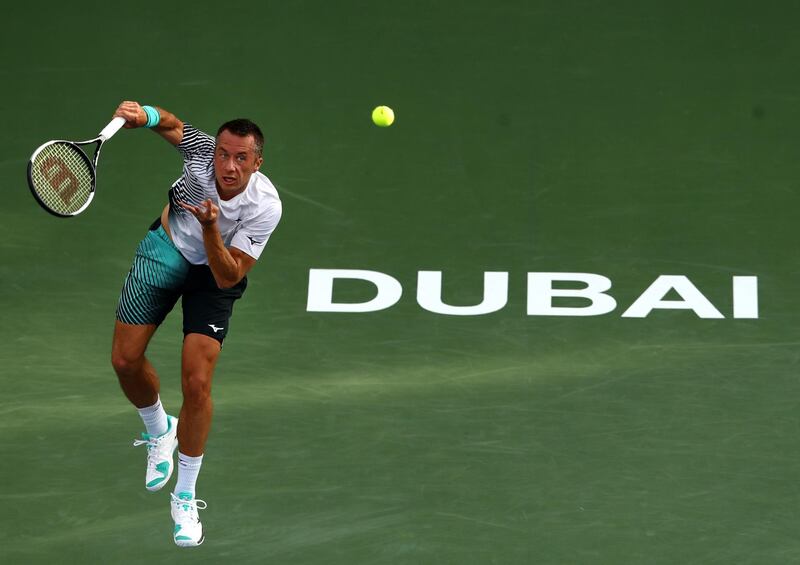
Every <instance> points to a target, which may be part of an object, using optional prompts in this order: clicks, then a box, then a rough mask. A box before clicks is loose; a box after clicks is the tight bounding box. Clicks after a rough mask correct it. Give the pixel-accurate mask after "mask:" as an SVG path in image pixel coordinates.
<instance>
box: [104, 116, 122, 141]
mask: <svg viewBox="0 0 800 565" xmlns="http://www.w3.org/2000/svg"><path fill="white" fill-rule="evenodd" d="M124 125H125V118H123V117H121V116H117V117H116V118H114V119H113V120H111V121H110V122H108V125H107V126H106V127H104V128H103V131H101V132H100V138H101V139H102V140H103V141H106V140H108V139H111V137H113V135H114V134H115V133H117V132H118V131H119V130H120V128H122V126H124Z"/></svg>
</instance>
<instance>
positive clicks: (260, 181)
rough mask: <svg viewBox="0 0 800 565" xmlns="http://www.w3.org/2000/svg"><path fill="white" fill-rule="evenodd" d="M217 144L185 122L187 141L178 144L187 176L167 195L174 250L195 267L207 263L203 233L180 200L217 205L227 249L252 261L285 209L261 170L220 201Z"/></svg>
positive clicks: (258, 254) (194, 204)
mask: <svg viewBox="0 0 800 565" xmlns="http://www.w3.org/2000/svg"><path fill="white" fill-rule="evenodd" d="M215 146H216V140H215V139H214V138H213V137H212V136H210V135H208V134H206V133H203V132H202V131H200V130H199V129H197V128H195V127H193V126H192V125H190V124H187V123H184V124H183V139H182V140H181V142H180V143H179V144H178V145H177V146H176V147H177V149H178V151H180V152H181V154H182V155H183V174H182V175H181V177H180V178H179V179H178V180H176V181H175V182H174V183H173V184H172V188H171V189H170V191H169V228H170V234H171V235H172V242H173V243H174V244H175V247H177V248H178V250H179V251H180V252H181V254H182V255H183V256H184V257H186V260H187V261H189V262H190V263H192V264H193V265H207V264H208V256H207V255H206V249H205V246H204V245H203V229H202V226H201V225H200V222H198V221H197V218H195V217H194V216H193V215H192V214H191V213H190V212H188V211H187V210H184V209H183V208H181V207H180V205H179V204H178V202H185V203H186V204H191V205H193V206H199V205H200V204H201V203H202V202H203V201H204V200H207V199H209V198H210V199H211V200H212V201H213V202H214V204H216V205H217V206H219V215H218V216H217V225H218V226H219V231H220V234H221V235H222V241H223V242H224V244H225V247H235V248H236V249H239V250H241V251H243V252H245V253H247V254H248V255H250V256H251V257H253V258H254V259H258V258H259V256H260V255H261V252H262V251H263V250H264V247H265V246H266V244H267V240H268V239H269V237H270V235H272V232H273V231H275V228H276V227H277V226H278V222H279V221H280V219H281V213H282V211H283V207H282V205H281V199H280V197H279V196H278V191H277V190H275V187H274V186H273V185H272V183H271V182H270V180H269V179H268V178H267V177H266V176H265V175H263V174H262V173H260V172H258V171H256V172H255V173H253V176H251V177H250V182H248V183H247V188H245V190H244V191H243V192H242V193H240V194H237V195H236V196H234V197H233V198H231V199H230V200H221V199H220V197H219V193H218V192H217V184H216V178H215V176H214V148H215Z"/></svg>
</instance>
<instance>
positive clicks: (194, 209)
mask: <svg viewBox="0 0 800 565" xmlns="http://www.w3.org/2000/svg"><path fill="white" fill-rule="evenodd" d="M178 204H180V205H181V208H183V209H184V210H188V211H189V212H191V213H192V215H193V216H194V217H195V218H197V221H198V222H200V223H201V224H202V225H203V226H213V225H214V223H216V221H217V216H218V215H219V207H218V206H217V205H216V204H214V202H213V201H212V200H211V199H210V198H209V199H207V200H205V201H204V202H203V203H202V205H200V206H192V205H191V204H186V203H185V202H178Z"/></svg>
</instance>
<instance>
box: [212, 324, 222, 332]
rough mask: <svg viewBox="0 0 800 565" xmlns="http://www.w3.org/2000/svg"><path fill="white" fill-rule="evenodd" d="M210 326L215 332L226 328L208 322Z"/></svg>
mask: <svg viewBox="0 0 800 565" xmlns="http://www.w3.org/2000/svg"><path fill="white" fill-rule="evenodd" d="M208 327H209V328H211V329H212V330H214V333H217V332H218V331H219V330H224V329H225V328H218V327H217V326H215V325H214V324H208Z"/></svg>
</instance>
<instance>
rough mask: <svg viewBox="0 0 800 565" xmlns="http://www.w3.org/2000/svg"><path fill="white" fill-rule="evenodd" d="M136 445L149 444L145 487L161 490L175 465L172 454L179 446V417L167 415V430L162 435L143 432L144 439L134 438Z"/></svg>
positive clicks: (151, 489)
mask: <svg viewBox="0 0 800 565" xmlns="http://www.w3.org/2000/svg"><path fill="white" fill-rule="evenodd" d="M133 445H134V446H137V445H146V446H147V474H146V475H145V485H144V486H145V488H147V490H149V491H153V492H155V491H157V490H160V489H161V488H162V487H163V486H164V485H165V484H167V481H169V478H170V477H171V476H172V471H173V469H174V468H175V465H174V464H173V462H172V454H173V452H174V451H175V448H177V447H178V419H177V418H176V417H175V416H167V431H166V432H164V433H163V434H161V435H160V436H151V435H150V434H147V433H144V432H142V439H137V440H134V442H133Z"/></svg>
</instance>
